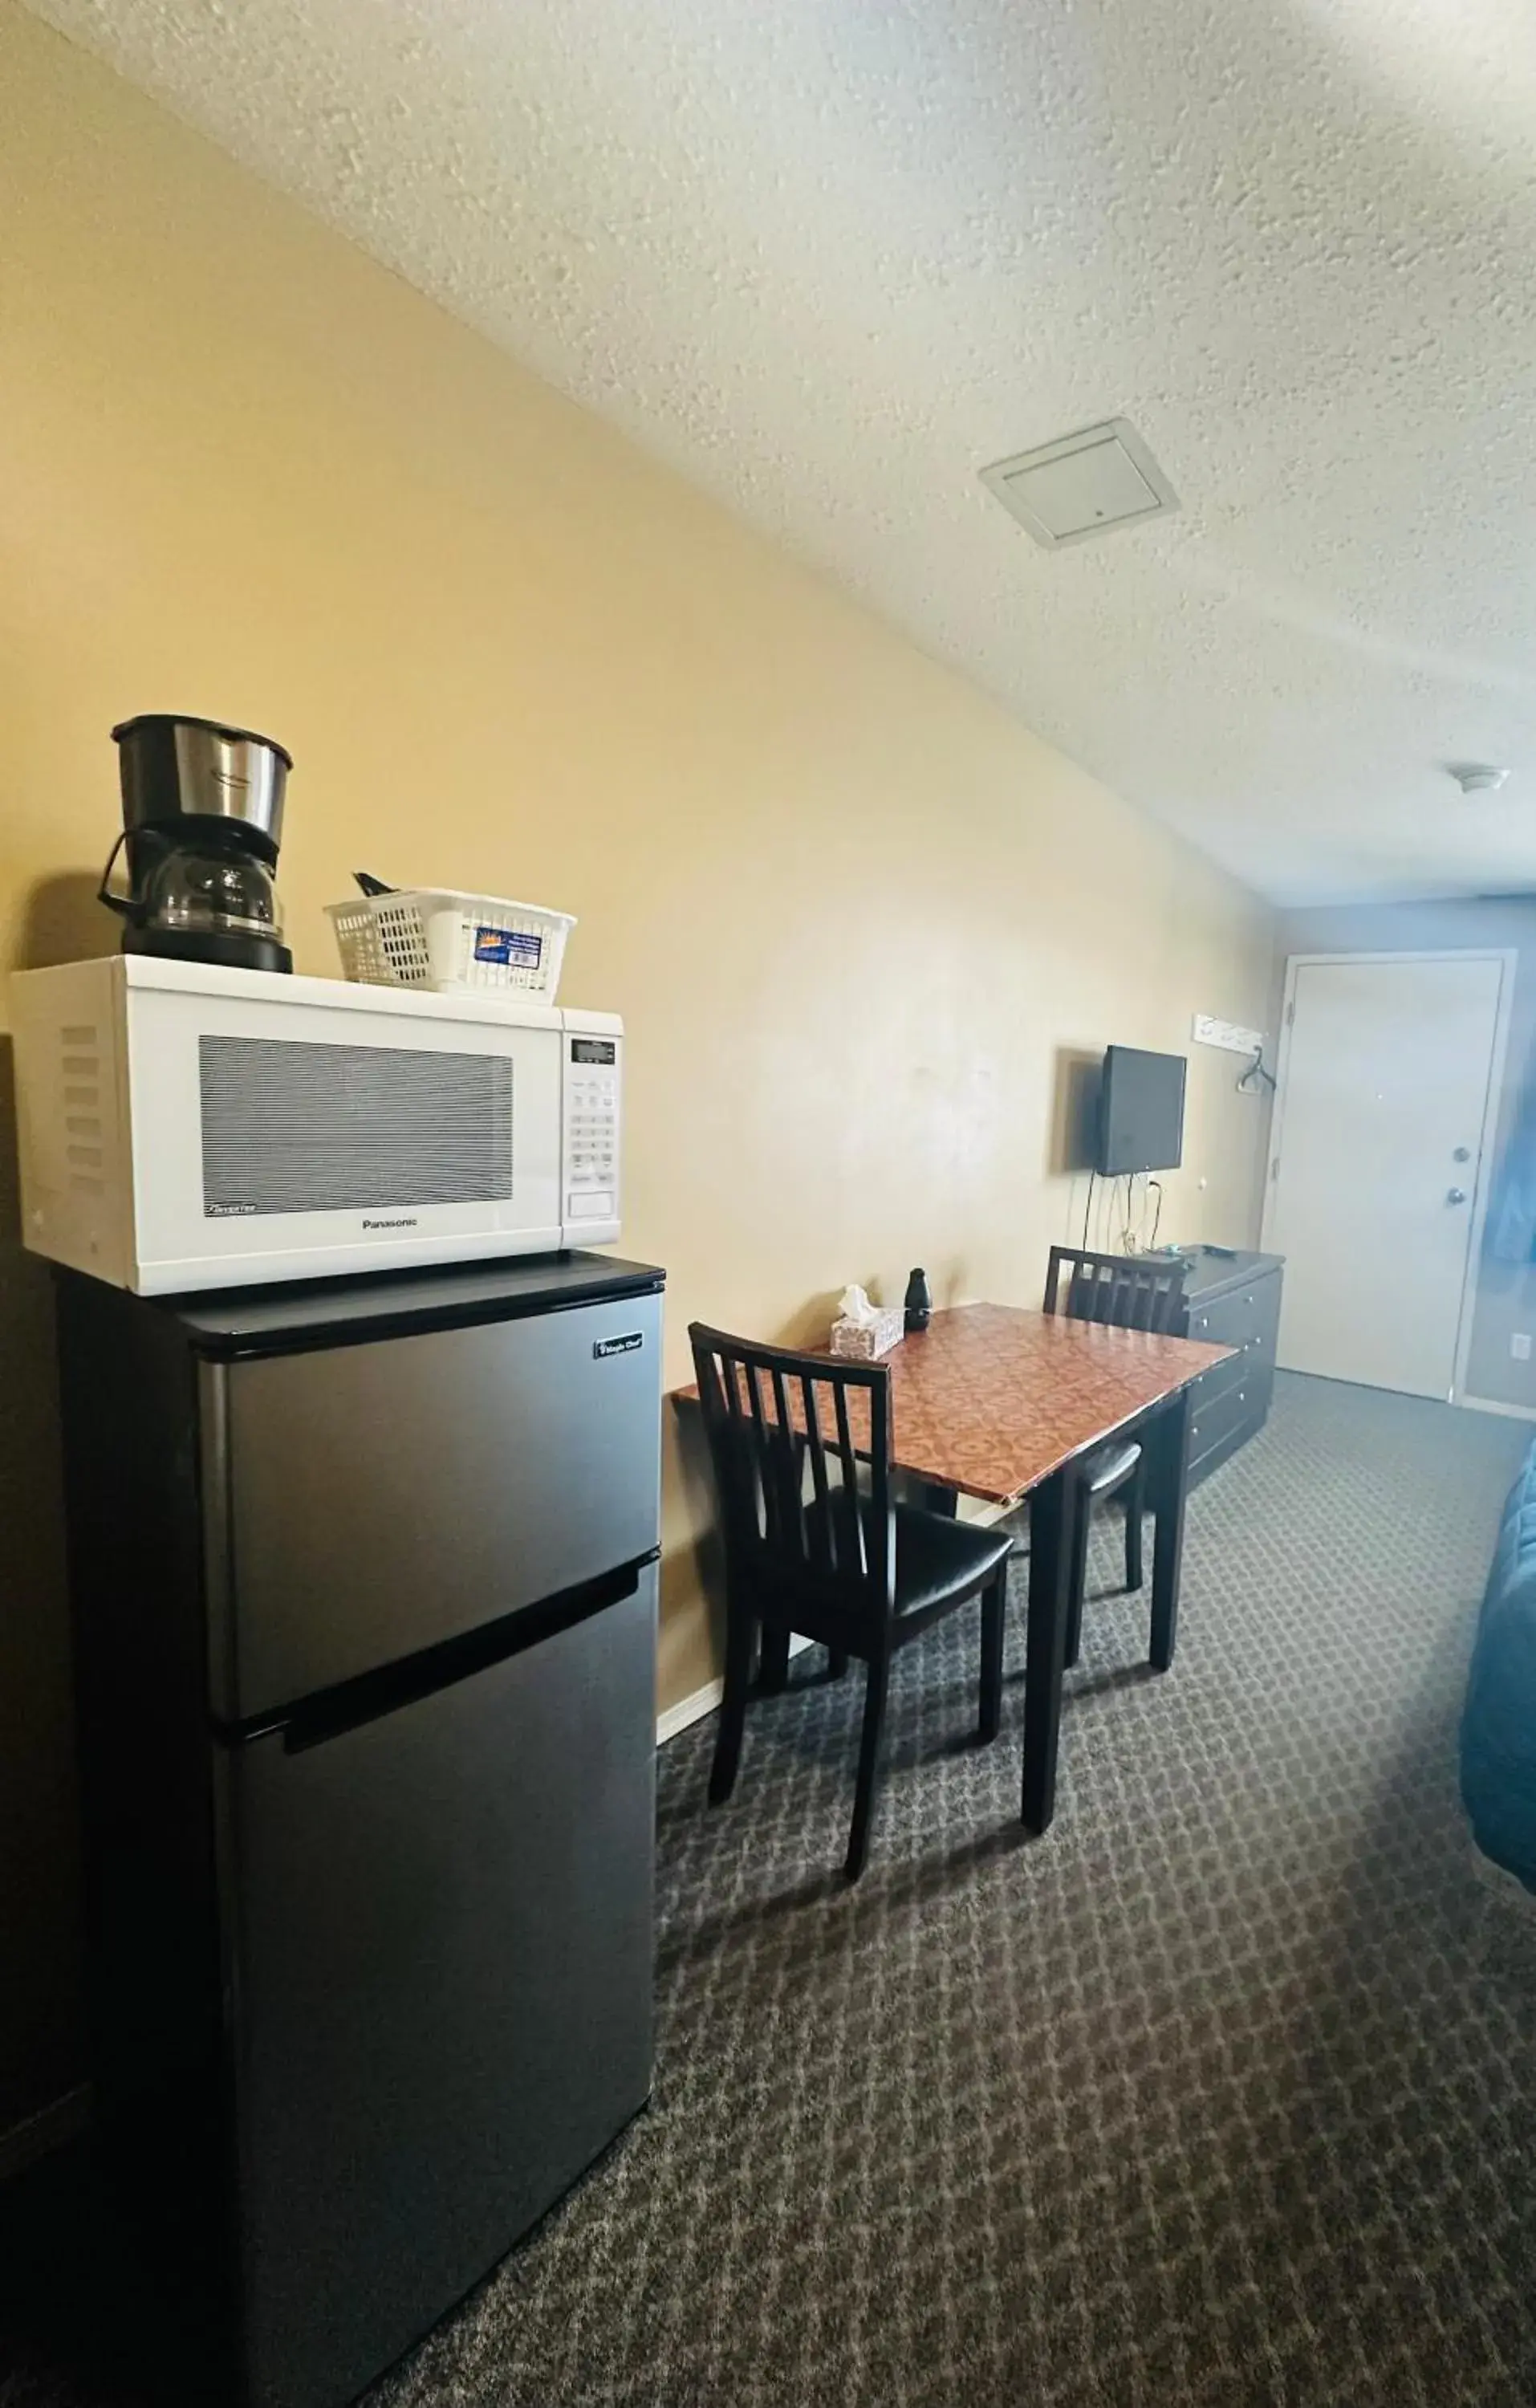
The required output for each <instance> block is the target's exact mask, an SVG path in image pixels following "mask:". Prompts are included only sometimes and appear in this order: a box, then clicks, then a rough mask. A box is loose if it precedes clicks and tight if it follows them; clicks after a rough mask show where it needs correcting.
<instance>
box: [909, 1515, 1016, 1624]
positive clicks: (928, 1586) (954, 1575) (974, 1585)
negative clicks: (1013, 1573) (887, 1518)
mask: <svg viewBox="0 0 1536 2408" xmlns="http://www.w3.org/2000/svg"><path fill="white" fill-rule="evenodd" d="M1012 1550H1013V1541H1012V1538H1011V1537H1010V1536H1009V1534H1008V1532H1007V1531H1006V1530H979V1529H977V1527H975V1525H974V1523H970V1522H952V1521H950V1520H949V1519H948V1517H947V1516H946V1515H945V1514H942V1513H927V1512H924V1510H923V1508H922V1507H921V1506H920V1505H898V1506H897V1509H896V1611H897V1619H898V1620H899V1621H902V1622H905V1621H907V1620H908V1619H909V1617H910V1616H911V1615H912V1614H915V1613H942V1612H943V1610H944V1608H945V1606H947V1605H948V1604H949V1603H950V1601H951V1599H952V1598H955V1597H968V1596H970V1595H972V1594H973V1593H974V1592H975V1591H976V1590H977V1589H978V1588H980V1587H981V1585H982V1584H983V1581H987V1580H990V1579H991V1577H992V1574H993V1573H994V1572H995V1571H997V1570H998V1568H999V1567H1000V1566H1001V1565H1003V1564H1005V1563H1006V1562H1007V1560H1008V1558H1009V1556H1010V1555H1011V1554H1012Z"/></svg>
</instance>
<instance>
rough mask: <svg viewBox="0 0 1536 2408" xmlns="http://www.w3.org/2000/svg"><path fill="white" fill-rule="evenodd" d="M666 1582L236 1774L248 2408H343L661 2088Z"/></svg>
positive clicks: (233, 1851)
mask: <svg viewBox="0 0 1536 2408" xmlns="http://www.w3.org/2000/svg"><path fill="white" fill-rule="evenodd" d="M654 1642H655V1572H654V1570H653V1568H651V1567H647V1568H646V1569H645V1570H642V1571H641V1572H639V1574H638V1575H637V1583H636V1586H635V1587H634V1589H633V1590H632V1592H631V1593H630V1594H629V1595H628V1596H627V1597H626V1598H624V1599H623V1600H622V1601H621V1602H620V1603H618V1604H614V1605H610V1606H608V1607H607V1608H606V1609H605V1610H603V1611H601V1612H599V1613H595V1614H594V1615H592V1616H591V1617H590V1618H589V1619H587V1620H586V1621H583V1622H581V1623H578V1624H577V1625H576V1626H575V1627H571V1628H568V1629H566V1630H564V1631H562V1632H561V1633H560V1634H559V1635H558V1636H557V1637H555V1638H553V1639H549V1640H546V1641H542V1642H541V1643H539V1644H538V1645H536V1646H533V1647H531V1648H528V1649H526V1650H525V1651H524V1652H523V1653H522V1654H520V1655H517V1656H512V1657H510V1659H508V1660H505V1661H503V1662H500V1663H497V1664H494V1665H492V1666H491V1667H490V1669H489V1670H483V1671H481V1672H478V1673H475V1674H473V1675H472V1676H470V1677H469V1678H467V1679H466V1680H462V1681H459V1682H456V1683H454V1684H452V1686H450V1687H447V1688H443V1689H439V1690H438V1691H437V1692H436V1693H435V1694H433V1695H431V1696H429V1697H426V1698H422V1699H417V1700H416V1701H415V1702H414V1703H412V1704H409V1705H407V1706H404V1707H401V1708H400V1709H398V1710H397V1711H396V1712H394V1713H386V1714H383V1715H381V1716H380V1718H379V1719H378V1720H376V1721H373V1722H370V1723H366V1724H364V1725H363V1726H361V1727H353V1728H352V1729H350V1730H347V1731H345V1732H344V1733H342V1734H341V1735H340V1736H337V1737H333V1738H330V1739H327V1740H325V1741H323V1742H321V1743H319V1744H316V1745H313V1746H309V1747H304V1748H300V1749H296V1750H294V1751H293V1752H291V1753H290V1752H288V1751H287V1749H286V1748H285V1745H284V1741H283V1738H282V1736H281V1735H280V1734H279V1733H272V1734H269V1735H267V1736H266V1737H264V1738H261V1739H258V1740H253V1741H251V1742H247V1743H246V1744H245V1745H243V1746H236V1747H232V1748H229V1749H226V1750H223V1751H221V1758H222V1778H223V1783H224V1796H223V1821H224V1828H225V1852H226V1874H225V1885H226V1886H225V1896H226V1904H227V1913H228V1915H229V1928H230V1944H231V1962H230V1966H229V1995H230V1997H231V2000H232V2002H233V2014H234V2030H233V2042H234V2050H235V2088H236V2100H237V2126H238V2145H239V2157H240V2184H239V2191H240V2200H241V2267H242V2282H243V2289H244V2301H243V2306H244V2319H243V2321H244V2329H245V2335H246V2350H247V2358H248V2365H249V2369H250V2389H249V2397H250V2401H251V2408H333V2403H340V2402H342V2401H348V2400H351V2399H352V2396H353V2394H354V2393H355V2392H357V2391H358V2390H359V2389H361V2388H362V2386H364V2385H365V2384H366V2382H368V2381H369V2380H370V2379H371V2378H372V2376H374V2375H375V2374H377V2373H378V2372H380V2369H381V2368H382V2367H384V2366H386V2365H387V2364H389V2362H390V2361H391V2360H392V2359H393V2358H395V2357H396V2356H398V2354H399V2353H400V2351H401V2350H403V2349H405V2348H407V2347H408V2346H409V2343H411V2342H412V2341H414V2340H415V2339H416V2337H417V2336H418V2335H419V2334H420V2333H422V2332H423V2331H425V2330H426V2329H428V2328H429V2327H430V2326H431V2325H432V2324H434V2323H435V2322H436V2321H437V2319H438V2317H439V2316H441V2315H443V2314H444V2313H445V2312H446V2311H447V2310H448V2309H449V2308H450V2307H452V2305H453V2303H454V2301H455V2300H458V2299H460V2298H461V2297H462V2296H463V2294H464V2292H465V2291H466V2290H467V2288H468V2287H469V2286H470V2285H472V2284H473V2283H475V2282H476V2281H477V2280H478V2279H479V2278H480V2277H481V2275H482V2274H484V2273H485V2272H487V2271H488V2270H489V2268H490V2267H492V2266H493V2265H495V2261H496V2260H497V2258H499V2257H502V2256H503V2255H504V2253H505V2252H506V2251H507V2250H508V2249H510V2247H511V2245H512V2244H513V2243H514V2242H515V2241H516V2240H517V2239H518V2237H519V2236H520V2234H522V2233H523V2232H524V2231H526V2229H528V2227H529V2226H530V2225H531V2224H533V2223H534V2222H535V2221H536V2219H537V2218H538V2216H539V2215H541V2214H543V2213H544V2211H545V2210H546V2209H547V2208H548V2207H550V2206H551V2205H552V2203H553V2201H554V2200H557V2199H558V2198H559V2197H560V2195H561V2193H562V2192H563V2191H564V2190H565V2189H566V2188H567V2186H568V2185H569V2184H570V2183H571V2182H572V2181H573V2180H574V2179H575V2177H576V2176H577V2175H578V2174H579V2173H580V2172H581V2171H582V2169H583V2168H584V2167H585V2166H587V2165H588V2164H590V2163H591V2161H592V2159H593V2158H594V2157H596V2155H597V2154H598V2152H599V2151H600V2150H601V2149H602V2148H603V2147H604V2146H605V2145H606V2144H607V2143H609V2142H610V2140H612V2138H613V2137H614V2135H615V2134H616V2133H617V2132H618V2131H619V2130H620V2129H621V2128H623V2126H624V2123H625V2122H626V2121H627V2120H628V2118H629V2117H630V2116H631V2115H633V2114H634V2113H635V2111H636V2110H637V2109H638V2108H639V2106H641V2105H642V2103H643V2102H644V2100H645V2098H646V2095H647V2093H648V2091H649V2088H650V2084H651V2049H652V2024H651V2014H652V2005H651V2000H652V1950H653V1937H652V1863H653V1822H654V1789H653V1777H654V1776H653V1768H654V1762H655V1720H654V1714H655V1706H654V1663H655V1643H654Z"/></svg>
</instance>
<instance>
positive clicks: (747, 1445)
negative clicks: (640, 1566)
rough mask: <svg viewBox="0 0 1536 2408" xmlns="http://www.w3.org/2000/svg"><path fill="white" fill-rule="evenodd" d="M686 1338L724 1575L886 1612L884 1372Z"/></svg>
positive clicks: (888, 1481)
mask: <svg viewBox="0 0 1536 2408" xmlns="http://www.w3.org/2000/svg"><path fill="white" fill-rule="evenodd" d="M688 1335H689V1339H690V1340H691V1342H692V1345H693V1350H694V1368H695V1371H696V1376H697V1380H698V1393H699V1401H700V1403H701V1404H702V1406H703V1410H704V1426H705V1429H706V1432H707V1434H708V1438H709V1442H710V1454H711V1463H712V1466H713V1469H714V1474H715V1484H716V1488H717V1491H718V1494H719V1498H720V1508H721V1518H722V1523H723V1526H724V1531H725V1547H726V1552H727V1555H729V1556H730V1557H731V1558H732V1563H733V1570H739V1571H740V1572H741V1573H742V1574H743V1576H744V1577H746V1578H748V1579H749V1580H751V1579H756V1580H768V1581H771V1582H773V1583H775V1584H779V1585H780V1586H781V1587H783V1588H786V1589H788V1590H792V1591H793V1590H795V1589H797V1588H798V1589H801V1590H802V1591H803V1592H806V1593H809V1592H811V1591H813V1592H814V1593H815V1594H816V1596H817V1598H818V1599H819V1601H820V1602H822V1603H823V1604H827V1605H836V1604H837V1603H838V1602H839V1601H840V1599H841V1601H842V1602H845V1603H846V1604H847V1605H848V1606H850V1607H851V1608H854V1607H856V1608H858V1609H859V1610H861V1611H865V1612H867V1611H868V1608H869V1607H870V1605H871V1604H878V1605H879V1606H880V1608H881V1610H882V1611H891V1610H894V1596H895V1565H896V1549H895V1497H894V1484H893V1480H892V1469H891V1415H890V1373H889V1371H888V1370H887V1369H886V1367H885V1365H884V1364H883V1363H849V1362H841V1361H839V1360H836V1359H834V1358H833V1357H832V1356H830V1355H796V1354H791V1353H790V1352H789V1351H788V1350H787V1349H785V1348H783V1347H777V1346H759V1345H755V1344H754V1343H752V1342H751V1341H750V1340H746V1339H742V1338H732V1337H728V1336H727V1335H725V1332H724V1331H721V1330H716V1329H709V1328H706V1327H704V1326H703V1325H702V1324H697V1323H696V1324H695V1325H694V1326H693V1327H691V1328H690V1330H689V1332H688Z"/></svg>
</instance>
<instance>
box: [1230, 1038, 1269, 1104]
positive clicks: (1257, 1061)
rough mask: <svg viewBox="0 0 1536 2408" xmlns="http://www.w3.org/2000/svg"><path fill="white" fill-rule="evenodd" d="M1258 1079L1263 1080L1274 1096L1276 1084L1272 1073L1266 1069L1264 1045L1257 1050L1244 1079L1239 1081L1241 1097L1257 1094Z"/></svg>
mask: <svg viewBox="0 0 1536 2408" xmlns="http://www.w3.org/2000/svg"><path fill="white" fill-rule="evenodd" d="M1256 1079H1262V1080H1263V1082H1264V1084H1265V1085H1266V1086H1267V1087H1268V1088H1269V1090H1270V1095H1271V1096H1272V1095H1273V1093H1274V1086H1275V1082H1274V1080H1273V1078H1272V1077H1271V1076H1270V1072H1269V1071H1268V1070H1267V1069H1266V1068H1265V1067H1264V1048H1263V1046H1262V1045H1260V1046H1258V1047H1256V1050H1255V1054H1254V1058H1253V1060H1252V1061H1251V1062H1250V1063H1249V1065H1248V1068H1246V1070H1244V1072H1243V1074H1242V1078H1241V1079H1240V1080H1239V1081H1238V1094H1239V1095H1240V1096H1251V1095H1254V1094H1255V1093H1256V1088H1255V1086H1254V1081H1255V1080H1256Z"/></svg>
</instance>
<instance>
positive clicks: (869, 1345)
mask: <svg viewBox="0 0 1536 2408" xmlns="http://www.w3.org/2000/svg"><path fill="white" fill-rule="evenodd" d="M905 1327H906V1315H905V1314H904V1312H902V1310H901V1307H900V1306H899V1305H898V1304H887V1305H883V1306H882V1307H881V1312H880V1319H879V1320H878V1321H876V1322H874V1323H872V1324H871V1325H870V1326H868V1328H861V1327H860V1326H859V1324H858V1323H857V1322H856V1321H834V1323H833V1324H832V1352H833V1354H834V1355H847V1356H849V1357H850V1358H851V1359H852V1360H853V1361H854V1362H855V1363H874V1362H877V1361H878V1360H879V1358H880V1356H881V1355H888V1354H889V1353H890V1351H891V1349H892V1347H893V1346H894V1345H895V1344H896V1343H897V1340H898V1339H899V1338H900V1336H901V1333H902V1331H903V1329H904V1328H905Z"/></svg>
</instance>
